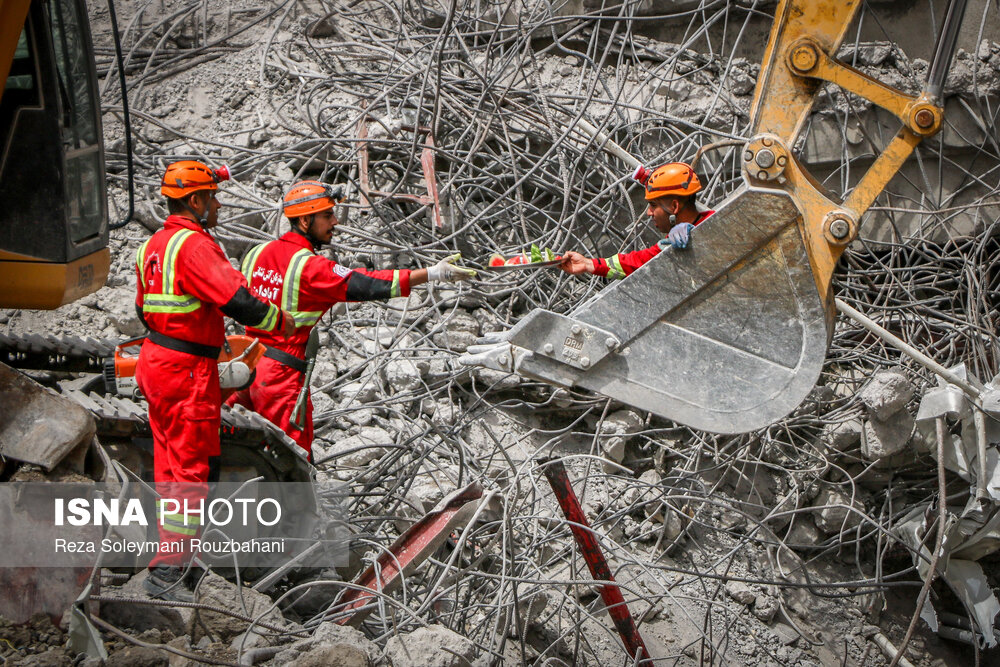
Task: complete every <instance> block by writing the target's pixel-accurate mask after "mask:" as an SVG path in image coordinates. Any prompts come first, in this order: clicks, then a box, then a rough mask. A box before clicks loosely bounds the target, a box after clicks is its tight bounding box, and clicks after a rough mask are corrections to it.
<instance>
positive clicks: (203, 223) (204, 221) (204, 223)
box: [181, 197, 209, 229]
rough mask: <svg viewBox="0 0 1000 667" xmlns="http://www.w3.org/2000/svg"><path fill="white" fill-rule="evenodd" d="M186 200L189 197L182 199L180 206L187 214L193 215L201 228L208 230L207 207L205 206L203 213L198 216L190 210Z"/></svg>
mask: <svg viewBox="0 0 1000 667" xmlns="http://www.w3.org/2000/svg"><path fill="white" fill-rule="evenodd" d="M188 199H190V197H186V198H184V199H182V200H181V205H182V206H184V208H185V209H187V212H188V213H190V214H191V215H193V216H194V217H195V219H196V220H198V222H199V224H201V226H202V227H205V228H206V229H207V228H208V209H209V206H206V207H205V212H204V213H202V214H200V215H199V214H198V212H197V211H195V210H194V209H193V208H191V205H190V204H188V201H187V200H188Z"/></svg>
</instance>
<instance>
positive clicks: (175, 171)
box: [160, 160, 229, 199]
mask: <svg viewBox="0 0 1000 667" xmlns="http://www.w3.org/2000/svg"><path fill="white" fill-rule="evenodd" d="M228 180H229V167H226V166H225V165H223V166H221V167H219V168H218V169H210V168H208V167H207V166H205V165H204V164H202V163H201V162H198V161H197V160H181V161H180V162H174V163H172V164H170V165H168V166H167V170H166V171H165V172H163V180H162V181H160V193H161V194H162V195H163V196H164V197H169V198H170V199H182V198H184V197H187V196H188V195H189V194H191V193H192V192H198V191H199V190H218V189H219V185H218V184H219V182H220V181H228Z"/></svg>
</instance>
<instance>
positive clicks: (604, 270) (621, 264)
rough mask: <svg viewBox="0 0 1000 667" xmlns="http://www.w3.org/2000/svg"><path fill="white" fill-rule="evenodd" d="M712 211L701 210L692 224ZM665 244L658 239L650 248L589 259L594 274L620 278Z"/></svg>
mask: <svg viewBox="0 0 1000 667" xmlns="http://www.w3.org/2000/svg"><path fill="white" fill-rule="evenodd" d="M713 213H715V211H705V212H703V213H702V214H701V215H699V216H698V219H697V220H695V221H694V225H695V226H696V227H697V226H698V225H700V224H701V223H703V222H704V221H705V219H706V218H708V216H710V215H712V214H713ZM665 245H670V243H669V242H668V241H667V240H666V239H664V240H663V241H660V242H659V243H657V244H656V245H654V246H653V247H652V248H644V249H642V250H633V251H632V252H626V253H621V254H619V255H612V256H611V257H608V258H607V259H600V258H597V257H595V258H593V259H592V260H591V261H592V262H593V263H594V274H595V275H598V276H604V277H606V278H613V279H619V280H620V279H621V278H624V277H625V276H628V275H631V274H632V272H633V271H635V270H636V269H638V268H639V267H640V266H642V265H643V264H645V263H646V262H648V261H649V260H651V259H653V258H654V257H656V256H657V255H659V254H660V251H661V250H663V247H664V246H665Z"/></svg>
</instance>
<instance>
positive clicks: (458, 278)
mask: <svg viewBox="0 0 1000 667" xmlns="http://www.w3.org/2000/svg"><path fill="white" fill-rule="evenodd" d="M461 258H462V253H460V252H456V253H455V254H454V255H449V256H448V257H445V258H444V259H442V260H441V261H440V262H438V263H437V264H435V265H434V266H429V267H427V281H428V282H433V281H440V282H445V283H458V282H462V281H463V280H468V279H469V278H472V277H474V276H475V275H476V272H475V270H474V269H467V268H465V267H464V266H456V265H455V264H452V262H454V261H457V260H459V259H461Z"/></svg>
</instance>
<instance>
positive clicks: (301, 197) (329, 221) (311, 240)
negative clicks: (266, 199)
mask: <svg viewBox="0 0 1000 667" xmlns="http://www.w3.org/2000/svg"><path fill="white" fill-rule="evenodd" d="M342 192H343V191H342V189H341V188H340V187H336V188H334V187H331V186H329V185H327V184H324V183H320V182H318V181H302V182H299V183H296V184H295V185H293V186H292V188H291V189H290V190H289V191H288V194H286V195H285V197H284V213H285V216H286V217H287V218H288V220H289V222H290V224H291V231H289V232H287V233H286V234H284V235H283V236H282V237H281V238H278V239H275V240H274V241H270V242H268V243H264V244H261V245H259V246H256V247H255V248H252V249H251V250H250V251H249V252H248V253H247V255H246V257H245V258H244V259H243V264H242V267H241V268H242V271H243V275H244V276H245V277H246V279H247V282H248V284H249V285H250V290H251V292H252V293H253V294H254V295H255V296H257V297H260V298H263V299H268V300H270V301H271V302H272V303H276V304H279V305H280V306H281V307H282V308H283V309H284V310H285V311H286V312H288V313H290V314H291V316H292V317H293V318H295V325H296V327H295V332H294V333H293V334H292V335H291V336H284V335H281V334H279V333H278V332H276V331H273V330H272V331H266V330H261V329H260V328H258V327H253V326H251V327H247V335H248V336H255V337H257V338H260V341H261V342H262V343H263V344H264V345H265V346H266V347H267V351H266V352H265V353H264V357H263V358H262V359H261V360H260V361H259V362H258V363H257V367H256V369H255V371H256V375H255V378H254V382H253V384H252V385H251V386H250V387H249V388H247V389H244V390H242V391H240V392H237V393H236V394H234V395H233V396H231V397H230V398H229V400H227V401H226V403H227V404H228V405H234V404H239V405H243V406H244V407H246V408H249V409H251V410H253V411H255V412H257V413H258V414H260V415H262V416H264V417H266V418H267V419H268V420H270V421H271V422H272V423H274V424H276V425H277V426H279V427H280V428H281V429H282V430H284V431H285V433H287V434H288V436H289V437H291V438H292V439H293V440H294V441H295V442H296V443H298V444H299V445H300V446H301V447H302V448H303V449H305V450H306V452H308V453H309V456H310V460H312V454H311V451H312V440H313V424H312V409H313V408H312V401H311V399H310V400H307V403H306V414H305V419H304V420H303V424H302V426H303V428H302V430H299V429H298V428H296V427H295V426H294V425H293V424H292V423H291V420H292V417H293V415H292V412H293V409H294V407H295V402H296V400H297V399H298V396H299V393H300V390H301V389H302V386H303V382H304V379H305V370H306V360H305V349H306V342H307V341H308V338H309V333H310V332H311V331H312V329H313V327H314V326H316V323H317V322H319V319H320V317H322V315H323V313H325V312H326V311H327V310H328V309H329V308H330V307H331V306H333V305H334V304H337V303H342V302H345V301H372V300H382V299H391V298H393V297H398V296H408V295H409V293H410V288H411V287H415V286H416V285H420V284H422V283H425V282H429V281H444V282H458V281H462V280H468V279H469V278H471V277H473V276H474V275H476V272H475V271H473V270H472V269H466V268H462V267H459V266H455V265H454V264H452V262H453V261H455V260H457V259H458V258H459V257H460V255H457V254H456V255H452V256H450V257H446V258H445V259H443V260H441V261H440V262H438V263H437V264H435V265H434V266H431V267H429V268H426V269H415V270H412V271H411V270H383V271H365V270H363V269H348V268H347V267H345V266H342V265H340V264H337V263H336V262H334V261H332V260H330V259H327V258H326V257H323V256H321V255H318V254H316V251H317V250H318V249H319V248H320V247H321V246H322V245H323V244H326V243H329V242H330V239H331V238H332V237H333V228H334V227H335V226H336V225H337V216H336V214H335V213H334V206H335V205H336V204H337V203H338V202H339V201H341V197H342Z"/></svg>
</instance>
